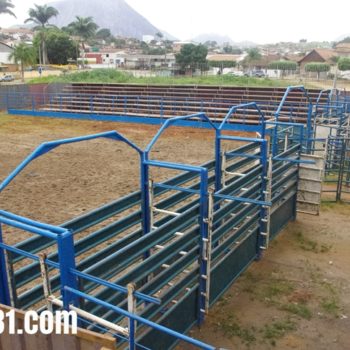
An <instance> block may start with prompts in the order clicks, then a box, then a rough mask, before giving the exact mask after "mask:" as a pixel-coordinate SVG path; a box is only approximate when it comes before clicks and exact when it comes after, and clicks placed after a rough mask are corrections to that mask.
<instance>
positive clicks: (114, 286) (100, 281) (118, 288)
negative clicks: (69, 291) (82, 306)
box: [71, 269, 161, 305]
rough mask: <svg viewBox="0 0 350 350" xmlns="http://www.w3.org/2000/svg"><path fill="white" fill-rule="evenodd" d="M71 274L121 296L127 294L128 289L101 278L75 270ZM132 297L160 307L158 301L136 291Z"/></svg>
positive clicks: (159, 301)
mask: <svg viewBox="0 0 350 350" xmlns="http://www.w3.org/2000/svg"><path fill="white" fill-rule="evenodd" d="M71 272H72V273H73V274H74V275H76V276H78V277H81V278H83V279H86V280H88V281H91V282H94V283H96V284H100V285H103V286H105V287H109V288H111V289H113V290H116V291H118V292H121V293H123V294H128V289H127V288H126V287H123V286H119V285H117V284H115V283H111V282H108V281H105V280H103V279H101V278H98V277H95V276H91V275H89V274H87V273H85V272H80V271H78V270H76V269H71ZM134 295H135V297H137V298H138V299H140V300H143V301H146V302H148V303H153V304H157V305H160V303H161V300H160V299H158V298H154V297H151V296H148V295H146V294H143V293H140V292H137V291H135V292H134Z"/></svg>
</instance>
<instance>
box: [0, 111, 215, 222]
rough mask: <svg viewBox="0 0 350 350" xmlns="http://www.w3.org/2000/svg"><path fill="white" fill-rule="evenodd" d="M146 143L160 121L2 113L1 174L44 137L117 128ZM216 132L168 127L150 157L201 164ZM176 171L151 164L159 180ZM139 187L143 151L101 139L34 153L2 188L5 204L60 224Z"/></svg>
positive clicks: (1, 176) (211, 151)
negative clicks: (39, 154) (138, 122)
mask: <svg viewBox="0 0 350 350" xmlns="http://www.w3.org/2000/svg"><path fill="white" fill-rule="evenodd" d="M115 129H117V130H118V132H120V133H122V134H123V135H125V136H126V137H128V138H129V139H130V140H131V141H133V142H134V143H135V144H137V145H138V146H139V147H140V148H144V147H145V146H146V145H147V144H148V142H149V141H150V140H151V139H152V137H153V136H154V135H155V133H156V132H157V130H158V127H157V126H145V125H140V126H137V125H130V124H116V123H104V122H89V121H82V122H77V121H70V120H58V119H56V120H53V119H48V118H29V117H9V116H1V117H0V164H1V166H0V179H1V180H2V179H4V178H5V177H6V176H7V175H8V174H9V173H10V172H11V171H12V170H13V169H14V168H15V167H16V166H17V165H18V164H19V163H20V162H21V161H22V160H23V159H24V158H25V157H26V156H27V155H28V154H30V153H31V152H32V151H33V150H34V149H35V148H36V147H37V146H38V145H40V144H41V143H42V142H44V141H50V140H55V139H61V138H70V137H75V136H81V135H88V134H94V133H99V132H103V131H109V130H115ZM213 155H214V134H213V132H211V131H208V130H194V129H193V130H187V131H184V129H183V128H170V129H168V130H167V131H166V132H165V133H164V135H163V136H162V137H161V138H160V139H159V141H158V142H157V143H156V145H155V147H154V151H153V152H152V153H151V158H152V159H158V160H166V161H173V162H181V163H183V162H184V159H185V160H186V162H187V163H188V164H196V165H199V164H201V163H203V162H205V161H208V160H210V159H212V158H213ZM174 174H176V172H171V171H166V170H160V169H152V171H151V175H152V177H153V178H154V179H155V180H160V179H166V178H168V176H171V175H174ZM138 189H139V156H138V154H137V152H136V151H134V150H132V149H131V148H129V147H128V146H126V145H125V144H123V143H121V142H116V141H111V140H106V139H97V140H92V141H89V142H82V143H77V144H71V145H65V146H61V147H59V148H57V149H55V150H54V151H52V152H50V153H48V154H46V155H44V156H43V157H41V158H38V159H36V160H35V161H34V162H33V163H31V164H30V165H29V166H28V167H27V168H25V170H24V171H23V172H22V173H21V174H20V175H19V176H18V177H17V178H16V179H15V180H14V181H13V182H12V183H11V184H10V185H9V186H8V187H7V188H6V189H5V190H4V191H3V192H2V193H1V199H0V201H1V207H2V208H4V209H5V210H9V211H11V212H13V213H16V214H19V215H24V216H28V217H30V218H33V219H36V220H41V221H43V222H46V223H51V224H60V223H62V222H64V221H66V220H68V219H71V218H73V217H75V216H77V215H79V214H81V213H82V212H84V211H87V210H91V209H94V208H96V207H99V206H101V205H103V204H105V203H107V202H109V201H111V200H115V199H117V198H119V197H120V196H122V195H126V194H128V193H131V192H132V191H136V190H138Z"/></svg>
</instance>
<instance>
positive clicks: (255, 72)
mask: <svg viewBox="0 0 350 350" xmlns="http://www.w3.org/2000/svg"><path fill="white" fill-rule="evenodd" d="M244 76H246V77H257V78H264V77H266V74H265V73H264V71H262V70H261V69H258V70H252V71H248V72H245V73H244Z"/></svg>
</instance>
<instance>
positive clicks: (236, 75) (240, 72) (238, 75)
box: [227, 70, 244, 77]
mask: <svg viewBox="0 0 350 350" xmlns="http://www.w3.org/2000/svg"><path fill="white" fill-rule="evenodd" d="M227 74H228V75H233V76H234V77H243V76H244V73H243V72H242V71H239V70H237V71H234V72H229V73H227Z"/></svg>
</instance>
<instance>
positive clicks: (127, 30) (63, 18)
mask: <svg viewBox="0 0 350 350" xmlns="http://www.w3.org/2000/svg"><path fill="white" fill-rule="evenodd" d="M49 5H50V6H53V7H55V8H56V9H57V10H58V11H59V15H58V16H57V17H56V18H55V19H52V20H50V23H52V24H54V25H56V26H58V27H63V26H66V25H68V24H69V23H71V22H73V21H74V20H75V16H81V17H89V16H91V17H93V19H94V21H95V23H97V24H98V26H99V27H100V28H109V29H110V30H111V32H112V34H114V35H120V36H123V37H133V38H137V39H142V35H154V34H155V33H157V32H158V31H159V29H158V28H156V27H155V26H154V25H153V24H152V23H150V22H149V21H148V20H147V19H146V18H144V17H143V16H142V15H140V14H139V13H138V12H137V11H135V10H134V9H133V8H132V7H131V6H129V5H128V4H127V3H126V2H125V1H124V0H104V1H101V2H100V1H96V0H60V1H54V2H50V4H49Z"/></svg>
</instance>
